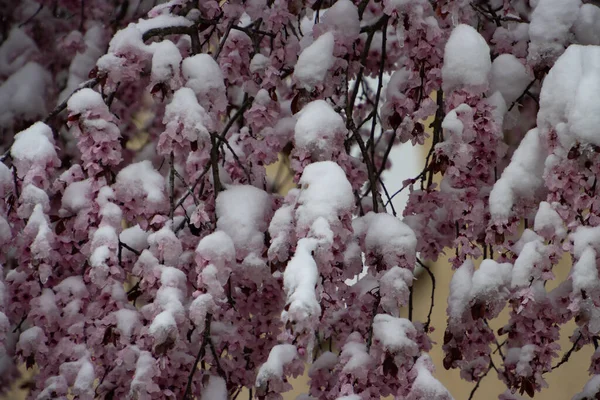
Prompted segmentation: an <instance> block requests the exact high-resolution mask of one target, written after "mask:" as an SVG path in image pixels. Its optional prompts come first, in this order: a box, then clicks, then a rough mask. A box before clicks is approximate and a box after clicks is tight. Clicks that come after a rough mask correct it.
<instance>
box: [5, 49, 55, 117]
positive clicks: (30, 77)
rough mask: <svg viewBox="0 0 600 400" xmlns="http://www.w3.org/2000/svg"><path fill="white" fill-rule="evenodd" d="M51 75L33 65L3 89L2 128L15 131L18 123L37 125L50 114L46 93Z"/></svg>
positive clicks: (16, 74)
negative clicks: (24, 122)
mask: <svg viewBox="0 0 600 400" xmlns="http://www.w3.org/2000/svg"><path fill="white" fill-rule="evenodd" d="M51 83H52V77H51V75H50V73H49V72H48V71H47V70H46V69H45V68H44V67H42V66H41V65H40V64H38V63H36V62H33V61H30V62H28V63H27V64H25V66H23V67H22V68H19V69H18V70H17V71H16V72H15V73H14V74H12V75H11V76H10V77H9V78H8V79H7V80H5V81H4V83H2V85H1V86H0V127H12V125H13V124H14V122H15V121H16V120H25V121H35V120H36V119H39V118H43V117H45V116H46V114H48V108H47V105H46V92H47V91H48V89H49V87H50V85H51Z"/></svg>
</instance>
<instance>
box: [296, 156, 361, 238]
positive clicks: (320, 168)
mask: <svg viewBox="0 0 600 400" xmlns="http://www.w3.org/2000/svg"><path fill="white" fill-rule="evenodd" d="M299 183H300V185H301V187H302V191H301V193H300V195H299V196H298V208H297V209H296V221H297V224H298V226H299V227H306V228H310V227H311V226H312V225H313V223H314V222H315V221H316V220H317V219H318V218H319V217H323V218H325V219H326V220H327V221H329V222H333V220H332V219H333V218H335V219H336V220H337V216H338V215H341V214H344V213H345V212H348V211H350V210H352V208H353V206H354V195H353V193H352V186H351V185H350V182H348V179H347V178H346V173H345V172H344V170H343V169H342V168H341V167H340V166H339V165H337V164H336V163H334V162H332V161H321V162H316V163H312V164H310V165H308V166H306V168H304V171H303V173H302V177H301V178H300V182H299Z"/></svg>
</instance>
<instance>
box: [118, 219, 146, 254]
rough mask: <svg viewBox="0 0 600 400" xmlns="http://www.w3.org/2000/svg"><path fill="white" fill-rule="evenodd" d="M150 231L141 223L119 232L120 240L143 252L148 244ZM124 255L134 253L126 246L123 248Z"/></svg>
mask: <svg viewBox="0 0 600 400" xmlns="http://www.w3.org/2000/svg"><path fill="white" fill-rule="evenodd" d="M148 235H149V233H148V232H146V231H145V230H143V229H142V228H141V227H140V225H139V224H136V225H134V226H131V227H129V228H125V229H123V231H122V232H121V233H120V234H119V240H120V241H121V242H123V243H125V244H126V245H128V246H129V247H131V248H133V249H135V250H137V251H139V252H141V251H142V250H144V249H145V248H146V246H147V245H148ZM122 252H123V255H128V254H133V253H132V252H131V251H129V250H127V249H126V248H123V249H122Z"/></svg>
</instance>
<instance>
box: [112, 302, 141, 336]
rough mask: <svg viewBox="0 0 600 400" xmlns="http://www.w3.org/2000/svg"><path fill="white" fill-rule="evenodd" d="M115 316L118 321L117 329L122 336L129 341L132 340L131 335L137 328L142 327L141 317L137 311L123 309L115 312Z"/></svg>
mask: <svg viewBox="0 0 600 400" xmlns="http://www.w3.org/2000/svg"><path fill="white" fill-rule="evenodd" d="M113 314H114V315H115V318H116V320H117V329H118V330H119V332H120V333H121V336H123V337H126V338H127V339H129V338H131V333H132V332H133V329H134V328H135V327H136V326H139V325H140V315H139V312H138V311H137V310H132V309H128V308H122V309H120V310H117V311H114V312H113Z"/></svg>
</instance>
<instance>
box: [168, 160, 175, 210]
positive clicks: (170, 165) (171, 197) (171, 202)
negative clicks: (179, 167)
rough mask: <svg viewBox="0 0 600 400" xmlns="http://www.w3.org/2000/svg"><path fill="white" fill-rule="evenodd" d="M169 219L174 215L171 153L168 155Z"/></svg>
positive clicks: (173, 181) (173, 172) (173, 163)
mask: <svg viewBox="0 0 600 400" xmlns="http://www.w3.org/2000/svg"><path fill="white" fill-rule="evenodd" d="M169 204H170V206H171V209H170V211H169V218H170V219H173V215H174V214H175V156H174V155H173V152H171V154H170V155H169Z"/></svg>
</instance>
